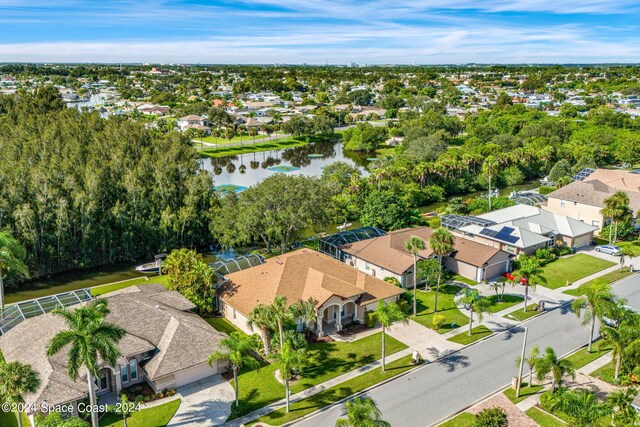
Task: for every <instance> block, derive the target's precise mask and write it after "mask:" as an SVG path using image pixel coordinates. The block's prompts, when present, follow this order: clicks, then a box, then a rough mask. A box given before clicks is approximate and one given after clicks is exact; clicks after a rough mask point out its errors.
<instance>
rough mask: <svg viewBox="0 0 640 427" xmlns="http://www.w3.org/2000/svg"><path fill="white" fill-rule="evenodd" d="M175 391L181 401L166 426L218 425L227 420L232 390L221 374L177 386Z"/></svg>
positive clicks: (232, 397)
mask: <svg viewBox="0 0 640 427" xmlns="http://www.w3.org/2000/svg"><path fill="white" fill-rule="evenodd" d="M177 391H178V393H177V395H178V396H179V397H180V399H182V403H181V404H180V407H179V408H178V411H177V412H176V414H175V415H174V416H173V418H172V419H171V421H170V422H169V424H168V425H167V427H177V426H202V427H204V426H219V425H223V424H224V423H225V421H227V418H228V417H229V414H230V413H231V404H232V403H233V399H234V392H233V387H232V386H231V384H229V382H227V381H226V380H225V379H224V378H223V377H222V376H221V375H214V376H211V377H209V378H205V379H203V380H200V381H196V382H194V383H191V384H189V385H186V386H183V387H178V390H177Z"/></svg>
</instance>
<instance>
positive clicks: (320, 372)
mask: <svg viewBox="0 0 640 427" xmlns="http://www.w3.org/2000/svg"><path fill="white" fill-rule="evenodd" d="M405 348H407V346H405V345H404V344H402V343H401V342H400V341H397V340H395V339H393V338H392V337H390V336H389V335H387V345H386V352H387V355H390V354H393V353H396V352H398V351H400V350H403V349H405ZM381 351H382V342H381V334H380V333H376V334H373V335H370V336H368V337H365V338H362V339H359V340H357V341H353V342H337V341H334V342H329V343H314V344H310V345H309V360H310V361H311V362H312V365H311V366H309V367H307V368H305V369H303V371H302V378H301V379H299V380H298V381H296V382H294V383H292V384H291V393H292V394H293V393H298V392H300V391H302V390H304V389H307V388H309V387H313V386H314V385H317V384H320V383H322V382H324V381H327V380H329V379H331V378H334V377H337V376H338V375H342V374H344V373H347V372H350V371H353V370H354V369H357V368H359V367H361V366H364V365H367V364H369V363H372V362H375V361H376V360H378V359H380V356H381ZM276 369H277V366H276V365H275V364H270V365H264V366H263V367H261V368H260V369H256V370H253V371H245V372H242V373H241V374H240V376H239V377H238V382H239V389H240V390H239V393H240V406H239V408H238V409H237V410H236V409H234V411H233V413H232V415H231V419H233V418H237V417H239V416H242V415H245V414H247V413H249V412H251V411H254V410H256V409H258V408H261V407H263V406H265V405H268V404H269V403H272V402H275V401H276V400H280V399H282V398H284V386H283V385H282V384H280V383H279V382H278V381H277V380H276V378H275V376H274V373H275V371H276Z"/></svg>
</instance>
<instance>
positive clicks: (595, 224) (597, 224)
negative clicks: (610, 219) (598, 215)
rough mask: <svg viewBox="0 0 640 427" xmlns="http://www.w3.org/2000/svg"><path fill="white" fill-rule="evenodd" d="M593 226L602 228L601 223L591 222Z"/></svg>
mask: <svg viewBox="0 0 640 427" xmlns="http://www.w3.org/2000/svg"><path fill="white" fill-rule="evenodd" d="M591 225H593V226H594V227H600V221H591Z"/></svg>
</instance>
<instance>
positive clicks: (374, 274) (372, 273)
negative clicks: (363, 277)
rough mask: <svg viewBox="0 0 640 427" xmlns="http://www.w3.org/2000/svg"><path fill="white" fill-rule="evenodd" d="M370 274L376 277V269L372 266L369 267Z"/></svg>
mask: <svg viewBox="0 0 640 427" xmlns="http://www.w3.org/2000/svg"><path fill="white" fill-rule="evenodd" d="M371 275H372V276H373V277H376V270H374V269H373V268H372V269H371Z"/></svg>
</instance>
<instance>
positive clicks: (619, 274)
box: [563, 267, 631, 297]
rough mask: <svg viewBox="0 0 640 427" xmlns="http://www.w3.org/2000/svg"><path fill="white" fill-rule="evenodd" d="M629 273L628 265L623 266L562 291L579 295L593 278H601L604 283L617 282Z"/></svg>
mask: <svg viewBox="0 0 640 427" xmlns="http://www.w3.org/2000/svg"><path fill="white" fill-rule="evenodd" d="M629 275H631V272H630V271H629V268H628V267H624V268H623V269H622V271H620V270H616V271H611V272H609V273H607V274H605V275H602V276H600V277H598V278H597V279H593V280H589V281H588V282H587V283H583V284H582V285H580V286H578V287H577V288H576V289H569V290H568V291H564V292H563V293H565V294H567V295H572V296H574V297H579V296H581V295H582V294H584V290H585V288H584V287H585V286H588V285H590V284H591V283H593V282H594V281H595V280H602V281H604V282H605V283H609V284H611V283H614V282H617V281H618V280H620V279H624V278H625V277H627V276H629Z"/></svg>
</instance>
